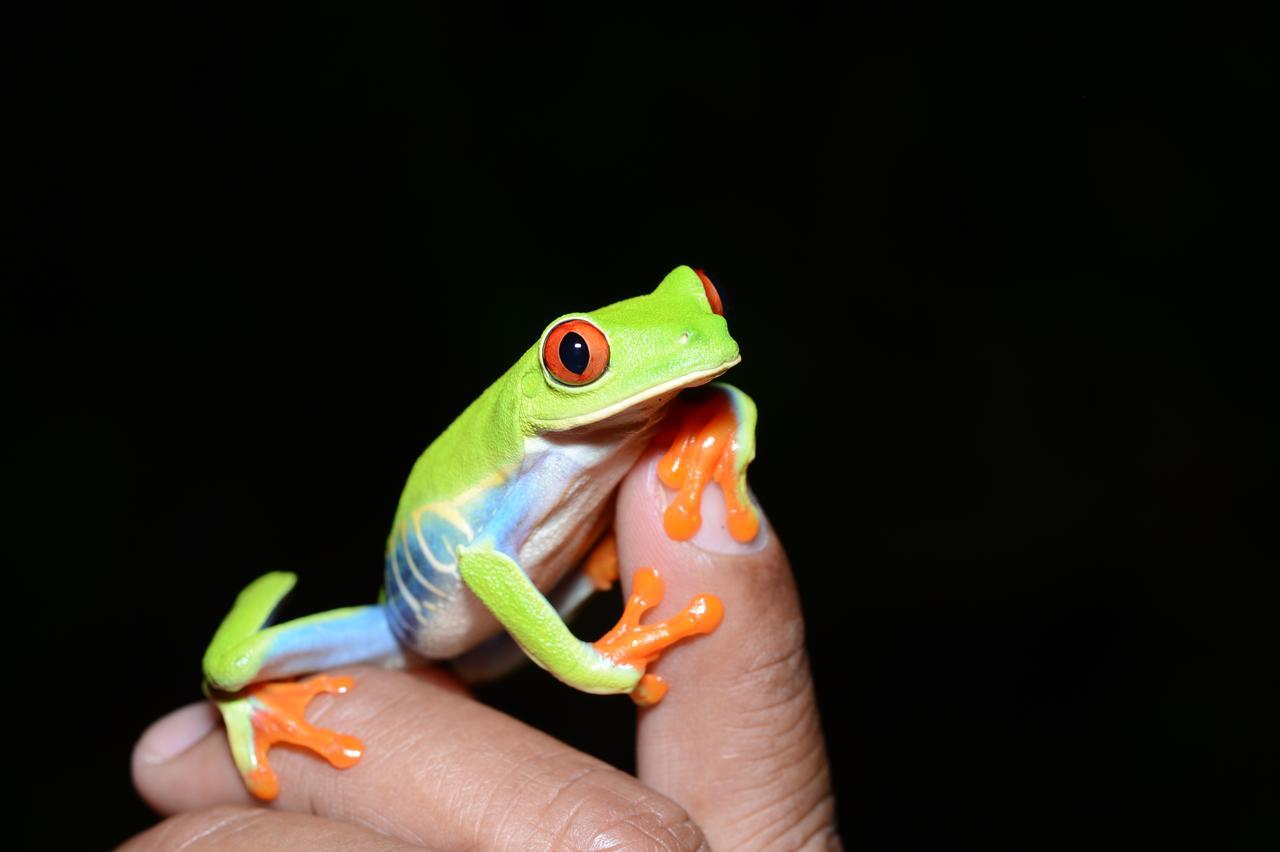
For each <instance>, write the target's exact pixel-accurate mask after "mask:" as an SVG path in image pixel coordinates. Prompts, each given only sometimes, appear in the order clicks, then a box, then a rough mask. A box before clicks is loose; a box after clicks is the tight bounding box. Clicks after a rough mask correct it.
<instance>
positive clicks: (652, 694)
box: [631, 674, 670, 707]
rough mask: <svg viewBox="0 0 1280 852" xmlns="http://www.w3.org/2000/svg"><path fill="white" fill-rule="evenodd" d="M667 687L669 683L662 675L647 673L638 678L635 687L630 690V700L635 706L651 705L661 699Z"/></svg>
mask: <svg viewBox="0 0 1280 852" xmlns="http://www.w3.org/2000/svg"><path fill="white" fill-rule="evenodd" d="M668 688H670V685H669V684H668V683H667V682H666V680H664V679H663V677H662V675H656V674H647V675H645V676H644V677H642V678H640V682H639V683H638V684H636V688H635V689H633V690H631V700H632V701H634V702H635V703H636V706H637V707H652V706H653V705H655V704H657V703H658V702H659V701H661V700H662V697H663V696H664V695H666V694H667V689H668Z"/></svg>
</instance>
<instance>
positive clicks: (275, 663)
mask: <svg viewBox="0 0 1280 852" xmlns="http://www.w3.org/2000/svg"><path fill="white" fill-rule="evenodd" d="M723 313H724V312H723V308H722V306H721V301H720V296H719V294H718V293H717V292H716V289H715V286H714V285H713V284H712V283H711V281H710V279H709V278H707V276H706V275H705V274H703V273H702V272H701V271H700V270H694V269H690V268H689V267H687V266H681V267H679V268H677V269H675V270H674V271H673V272H671V273H670V274H669V275H667V277H666V278H664V279H663V281H662V283H661V284H659V285H658V287H657V289H655V290H654V291H653V292H652V293H650V294H648V295H646V296H639V297H636V298H632V299H627V300H626V301H623V302H619V303H617V304H614V305H610V306H608V307H605V308H601V309H599V310H596V311H589V312H586V313H574V314H569V315H567V316H562V317H560V318H558V319H556V320H554V321H553V322H552V323H551V324H550V325H548V326H547V327H546V329H545V330H544V331H543V333H542V337H541V338H540V339H539V341H538V342H537V343H536V344H535V345H534V346H532V347H531V348H530V349H529V350H528V351H526V352H525V353H524V355H522V356H521V358H520V360H518V361H517V362H516V363H515V366H513V367H511V369H509V370H507V372H506V373H505V374H504V375H503V376H502V377H501V378H500V379H498V381H496V382H495V383H494V384H493V385H492V386H490V387H489V388H488V389H487V390H486V391H485V392H484V393H483V394H481V396H480V398H479V399H477V400H476V401H475V402H473V403H472V404H471V405H470V406H469V407H468V408H467V409H466V410H465V411H463V413H462V414H461V415H460V416H459V417H458V418H457V420H455V421H454V422H453V423H452V425H450V426H449V427H448V428H447V429H446V430H445V431H444V433H443V434H441V435H440V436H439V437H438V438H436V440H435V441H434V442H433V443H432V444H431V445H430V446H429V447H428V448H427V449H426V451H425V452H424V453H423V454H422V456H421V457H420V458H419V459H418V461H417V463H416V464H415V465H414V467H413V470H412V472H411V473H410V474H409V480H408V483H407V484H406V485H405V488H404V492H403V495H402V496H401V498H400V504H399V509H398V510H397V512H396V516H395V520H394V523H393V524H392V528H391V534H390V536H389V537H388V539H387V547H386V565H385V580H384V589H383V594H382V596H381V599H380V600H379V602H378V603H377V604H374V605H370V606H356V607H350V608H346V609H339V610H334V611H332V612H326V613H322V614H319V615H312V616H309V617H305V618H300V619H297V620H294V621H289V622H287V623H283V624H276V625H272V626H268V624H269V621H270V619H271V616H272V614H273V612H274V611H275V609H276V607H277V605H278V604H279V603H280V601H281V599H282V598H283V597H284V596H285V595H286V594H287V593H288V592H289V590H290V589H291V588H292V587H293V584H294V582H295V579H296V578H295V576H294V575H293V574H290V573H286V572H273V573H270V574H267V575H265V576H263V577H260V578H259V579H257V580H255V581H254V582H253V583H251V584H250V585H249V586H248V587H247V588H245V590H244V591H243V592H241V593H240V595H239V597H238V598H237V599H236V602H235V605H234V607H233V608H232V610H231V613H230V614H229V615H227V617H226V618H225V619H224V620H223V622H222V624H221V626H220V627H219V628H218V630H217V632H216V634H215V635H214V637H213V641H212V642H211V643H210V645H209V649H208V651H206V653H205V656H204V678H205V689H206V692H207V693H208V694H209V695H210V697H211V698H212V699H213V700H214V701H215V702H216V704H217V705H218V708H219V709H220V710H221V712H222V716H223V719H224V721H225V722H226V728H227V735H228V739H229V741H230V744H231V751H232V755H233V757H234V759H235V762H236V765H237V767H238V768H239V770H240V772H241V774H242V775H243V776H244V779H245V783H246V785H247V786H248V788H249V790H250V791H251V792H252V793H253V794H254V795H256V796H258V797H260V798H264V799H270V798H274V797H275V795H276V794H277V792H278V789H279V785H278V781H277V779H276V776H275V774H274V772H273V771H272V770H271V767H270V764H269V763H268V762H267V751H268V749H270V748H271V746H272V745H273V744H275V743H277V742H287V743H291V744H294V745H299V746H303V747H305V748H308V749H311V750H313V751H315V752H317V753H318V754H320V755H321V756H323V757H324V758H326V759H327V760H328V761H329V762H330V763H331V764H333V765H334V766H337V767H344V766H350V765H352V764H354V763H356V762H357V761H358V760H359V759H360V756H361V754H362V752H363V746H362V744H361V742H360V741H359V740H358V739H356V738H355V737H353V736H350V735H346V734H340V733H336V732H333V731H328V730H323V729H320V728H316V727H314V726H312V725H310V724H309V723H307V722H306V721H305V719H304V718H303V712H304V710H305V709H306V705H307V703H308V702H309V701H310V700H311V698H312V697H314V696H315V695H316V694H318V693H320V692H345V691H346V690H347V689H349V688H350V687H351V685H352V683H351V679H350V678H344V677H335V676H330V675H317V676H314V677H311V678H309V679H307V680H304V681H288V680H281V679H286V678H291V677H294V676H297V675H303V674H308V673H312V672H317V671H321V670H323V669H327V668H330V667H333V666H342V665H348V664H352V663H357V662H367V661H388V660H394V659H397V658H402V655H403V654H404V653H406V652H407V653H410V654H417V655H420V656H423V657H427V658H432V659H445V658H457V657H460V656H462V655H464V654H465V655H466V656H462V659H463V660H466V659H468V658H471V660H472V663H471V665H472V668H473V670H477V671H483V670H485V669H486V668H487V669H492V668H493V665H492V661H493V660H494V659H497V658H498V657H499V656H500V654H498V653H496V652H495V653H494V654H486V649H488V648H490V647H494V646H495V643H496V639H495V637H498V636H499V635H500V633H501V631H500V628H505V629H506V632H507V633H508V634H510V637H511V638H513V639H514V640H515V643H516V644H517V645H518V646H519V648H521V649H523V651H524V652H525V653H526V654H527V655H528V656H529V657H530V658H531V659H532V660H533V661H534V662H535V663H537V664H538V665H539V666H541V667H542V668H544V669H546V670H547V671H548V672H550V673H551V674H552V675H554V676H555V677H557V678H559V679H560V680H562V681H564V682H565V683H567V684H569V685H570V686H573V687H576V688H577V689H581V690H583V691H586V692H593V693H628V694H630V695H631V696H632V698H633V699H634V700H635V701H636V702H637V703H639V704H642V705H644V704H652V703H654V702H656V701H658V700H660V699H661V698H662V696H663V695H664V694H665V693H666V690H667V685H666V683H665V682H664V681H663V680H662V679H661V678H660V677H659V676H657V675H654V674H646V672H645V668H646V666H647V665H648V664H650V663H652V662H653V661H654V660H655V659H657V657H658V655H659V654H660V653H662V651H663V650H664V649H665V648H667V647H668V646H669V645H671V644H672V643H674V642H676V641H679V640H680V639H682V638H685V637H688V636H693V635H697V634H706V633H710V632H712V631H714V630H715V628H716V627H717V626H718V625H719V623H720V620H721V618H722V617H723V613H724V609H723V606H722V604H721V602H720V600H719V599H718V598H716V597H715V596H714V595H711V594H706V595H700V596H698V597H696V598H694V599H693V601H691V602H690V603H689V605H688V606H687V607H686V608H685V609H684V610H683V611H681V612H680V613H679V614H678V615H676V616H675V617H673V618H671V619H669V620H667V621H665V622H662V623H658V624H641V623H640V622H641V618H642V617H643V616H644V613H645V612H646V611H647V610H649V609H651V608H652V607H654V606H655V605H656V604H657V603H658V602H659V601H660V600H661V598H662V592H663V582H662V580H661V578H660V577H659V575H658V573H657V571H655V570H654V569H652V568H643V569H641V570H640V571H639V572H638V573H637V574H636V575H635V578H634V583H633V589H632V592H631V595H630V597H629V599H628V600H627V603H626V607H625V610H624V612H623V615H622V617H621V620H620V621H619V622H618V625H617V626H616V627H615V628H613V629H612V630H610V631H609V632H608V633H606V634H605V635H604V636H603V637H602V638H600V639H599V640H597V641H596V642H584V641H581V640H579V639H577V638H575V637H574V635H573V634H572V633H571V632H570V631H569V628H568V627H567V626H566V625H565V623H564V621H563V619H562V613H564V612H567V611H569V610H570V609H571V608H572V607H573V606H574V605H575V604H576V603H577V602H580V601H581V599H582V598H583V597H584V595H585V594H589V593H590V591H591V590H592V589H593V588H608V587H609V585H610V584H611V583H612V582H613V580H614V579H616V578H617V568H618V566H617V556H616V550H615V549H614V547H613V539H612V531H611V527H612V519H613V505H614V494H615V491H616V490H617V487H618V484H619V483H620V482H621V480H622V478H623V476H624V475H625V474H626V472H627V471H628V470H629V469H630V468H631V467H632V466H633V465H634V464H635V462H636V461H637V459H638V458H639V457H640V455H641V453H642V452H643V451H644V450H645V448H646V447H647V446H649V445H650V444H651V443H653V442H655V441H661V442H662V444H663V445H664V446H666V447H669V449H668V450H667V452H666V455H665V456H664V458H663V459H662V461H661V462H660V463H659V466H658V470H659V474H658V475H659V476H660V478H662V479H663V481H664V482H665V483H666V484H667V486H668V487H670V488H671V489H674V490H676V491H677V492H678V493H677V494H676V495H675V496H674V498H673V499H672V501H671V502H670V504H669V505H668V506H667V508H666V511H665V515H664V526H665V529H666V530H667V533H668V534H669V535H671V536H672V537H673V538H677V539H686V538H689V537H691V536H693V535H694V533H695V532H696V531H697V529H698V526H699V524H700V522H701V521H700V506H701V499H702V495H703V489H704V488H705V486H706V485H707V484H708V483H709V482H712V481H714V482H717V483H718V485H719V486H720V490H721V492H722V494H723V497H724V500H725V505H726V518H727V521H726V524H727V526H728V528H729V532H730V534H731V535H732V536H733V537H735V538H737V539H739V540H741V541H750V540H751V539H753V538H754V537H755V535H756V532H757V530H758V526H759V518H758V515H757V512H756V509H755V508H754V506H753V504H752V503H751V499H750V497H749V495H748V491H747V484H746V470H747V465H748V464H749V463H750V462H751V460H752V458H753V456H754V454H755V423H756V411H755V405H754V404H753V403H752V401H751V400H750V399H749V398H748V397H747V395H746V394H744V393H742V392H741V391H739V390H737V389H736V388H733V387H731V386H729V385H726V384H720V383H716V384H713V385H710V386H709V387H707V388H705V389H702V390H700V391H698V392H697V393H696V396H697V401H696V402H689V401H687V396H688V395H686V396H685V397H681V398H680V399H679V400H677V394H679V393H680V391H682V390H685V389H687V388H691V387H694V386H697V385H704V384H707V383H709V382H711V381H712V380H713V379H715V378H716V377H717V376H719V375H721V374H722V373H724V372H725V371H726V370H728V369H729V368H730V367H732V366H733V365H735V364H737V363H738V361H739V360H740V357H739V354H738V345H737V343H735V342H734V340H733V338H732V337H730V336H729V331H728V326H727V325H726V322H725V318H724V315H723ZM578 566H585V570H584V571H582V572H577V573H574V572H573V569H574V568H575V567H578ZM544 592H545V593H547V594H550V595H551V598H552V600H551V601H549V600H548V599H547V597H544ZM552 601H554V603H553V602H552ZM487 640H494V641H487ZM467 652H471V653H470V654H467Z"/></svg>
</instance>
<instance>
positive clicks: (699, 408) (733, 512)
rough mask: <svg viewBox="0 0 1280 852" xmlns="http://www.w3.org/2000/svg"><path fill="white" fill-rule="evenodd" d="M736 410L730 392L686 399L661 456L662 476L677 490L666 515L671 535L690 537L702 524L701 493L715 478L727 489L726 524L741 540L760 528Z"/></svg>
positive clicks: (736, 537)
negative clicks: (749, 489) (750, 493)
mask: <svg viewBox="0 0 1280 852" xmlns="http://www.w3.org/2000/svg"><path fill="white" fill-rule="evenodd" d="M738 427H739V422H738V415H737V413H736V412H735V411H734V407H733V402H732V400H731V399H730V398H729V396H728V394H715V395H714V396H711V397H709V398H707V399H706V401H705V402H698V403H694V404H691V405H685V406H684V407H683V408H682V410H681V411H680V414H679V420H678V425H676V426H675V429H674V430H673V431H671V432H668V433H667V434H666V435H664V436H663V437H664V438H665V437H666V436H667V435H671V436H674V438H673V440H672V442H671V445H670V447H669V449H668V450H667V451H666V454H665V455H663V457H662V460H661V461H660V462H658V478H659V479H661V480H662V482H663V484H664V485H666V486H667V487H668V488H672V489H674V490H676V491H677V492H678V493H677V494H676V497H675V499H674V500H673V501H672V502H671V505H669V506H667V510H666V513H665V514H664V515H663V518H662V523H663V527H664V528H665V529H666V531H667V535H669V536H671V537H672V538H673V539H675V540H677V541H684V540H686V539H689V538H692V537H693V536H694V534H695V533H697V531H698V528H699V527H701V526H702V493H703V490H704V489H705V488H706V487H707V483H709V482H715V483H716V484H717V485H719V486H720V490H721V492H722V493H723V494H724V505H725V511H726V516H725V524H726V526H727V527H728V529H729V534H730V535H731V536H733V537H734V538H735V539H737V540H738V541H743V542H746V541H751V540H752V539H754V538H755V537H756V533H757V532H759V530H760V518H759V516H758V515H757V514H756V510H755V507H754V506H752V505H751V500H750V498H749V497H748V496H747V476H746V464H747V462H749V461H750V453H748V454H747V455H746V456H743V455H742V447H741V445H740V435H739V429H738Z"/></svg>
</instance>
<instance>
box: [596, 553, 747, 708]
mask: <svg viewBox="0 0 1280 852" xmlns="http://www.w3.org/2000/svg"><path fill="white" fill-rule="evenodd" d="M662 593H663V582H662V578H661V577H660V576H658V572H657V571H655V570H654V569H652V568H641V569H640V570H639V571H637V572H636V575H635V577H634V579H633V580H632V588H631V596H630V597H629V598H628V599H627V605H626V608H625V609H624V610H623V612H622V618H620V619H619V620H618V624H617V626H615V627H614V628H613V629H612V630H610V631H609V632H608V633H606V634H605V635H604V636H602V637H600V639H599V640H598V641H597V642H596V643H595V644H594V645H593V646H592V647H594V648H595V649H596V650H597V651H599V652H600V653H601V654H602V655H604V656H605V657H607V658H608V659H609V660H611V661H612V662H613V663H615V664H617V665H623V666H632V667H634V668H637V669H640V670H643V669H644V668H645V667H646V666H648V665H649V664H650V663H652V662H653V661H654V660H656V659H657V658H658V657H659V656H660V655H661V654H662V652H663V651H665V650H666V649H667V648H669V647H671V646H672V645H674V644H675V643H676V642H679V641H680V640H681V639H685V638H687V637H689V636H697V635H699V634H703V633H710V632H711V631H713V630H715V629H716V628H717V627H719V626H720V622H721V621H722V620H723V619H724V604H722V603H721V602H720V599H719V598H718V597H716V596H715V595H699V596H698V597H696V598H694V599H693V600H692V601H690V602H689V605H688V606H687V607H685V608H684V609H683V610H681V611H680V612H679V613H677V614H676V615H675V616H673V617H672V618H669V619H667V620H666V621H662V622H659V623H657V624H641V623H640V619H641V618H642V617H643V616H644V614H645V613H646V612H648V611H649V610H651V609H653V608H654V607H655V606H657V605H658V604H659V603H661V602H662ZM666 693H667V684H666V681H664V680H662V678H660V677H658V676H656V675H645V676H644V677H643V678H641V679H640V682H639V683H638V684H637V685H636V687H635V689H634V690H633V691H632V693H631V694H632V698H634V699H635V701H636V703H637V704H641V705H643V706H647V705H650V704H656V703H657V702H658V701H660V700H662V696H664V695H666Z"/></svg>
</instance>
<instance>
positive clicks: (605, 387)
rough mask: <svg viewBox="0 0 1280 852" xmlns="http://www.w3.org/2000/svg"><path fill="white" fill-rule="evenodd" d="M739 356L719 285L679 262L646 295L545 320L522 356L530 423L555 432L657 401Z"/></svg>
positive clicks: (536, 429)
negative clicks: (550, 321) (546, 323)
mask: <svg viewBox="0 0 1280 852" xmlns="http://www.w3.org/2000/svg"><path fill="white" fill-rule="evenodd" d="M740 359H741V356H740V355H739V354H738V344H737V343H736V342H734V339H733V338H732V337H730V336H729V327H728V325H727V324H726V323H725V319H724V316H723V308H722V307H721V303H720V296H719V294H718V293H716V289H715V286H714V285H713V284H712V283H711V281H710V279H708V278H707V277H706V276H705V275H704V274H702V273H701V272H700V271H694V270H693V269H690V268H689V267H687V266H680V267H677V268H676V269H675V270H674V271H672V272H671V274H669V275H668V276H667V277H666V278H664V279H663V280H662V283H661V284H659V285H658V288H657V289H656V290H654V291H653V292H652V293H650V294H649V295H647V296H637V297H636V298H634V299H627V300H626V301H624V302H618V303H617V304H614V305H610V306H608V307H607V308H601V309H600V310H598V311H588V312H586V313H575V314H566V315H565V316H562V317H560V318H558V319H556V320H555V321H554V322H552V323H551V324H550V325H549V326H547V328H546V330H545V331H544V332H543V333H542V337H541V338H540V339H539V341H538V344H537V345H536V346H535V347H534V348H533V349H531V350H530V351H529V352H527V353H526V354H525V357H524V358H522V359H521V369H522V371H523V375H522V376H521V381H520V384H521V389H522V391H523V397H524V406H523V407H524V421H525V424H526V428H527V429H528V431H529V432H531V433H538V432H557V431H561V430H566V429H572V428H575V427H578V426H586V425H589V424H593V423H598V422H600V421H602V420H605V419H608V418H612V417H614V416H615V415H619V414H622V413H623V412H627V411H632V410H644V409H648V408H653V407H657V406H660V405H662V404H663V403H664V402H666V401H668V400H670V399H671V398H672V397H674V396H675V394H676V393H678V392H679V391H680V390H681V389H682V388H686V387H691V386H693V385H700V384H703V383H705V382H708V381H710V380H711V379H713V378H715V377H716V376H718V375H720V374H721V373H723V372H724V371H726V370H728V369H729V368H730V367H732V366H733V365H734V364H736V363H738V361H739V360H740Z"/></svg>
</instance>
